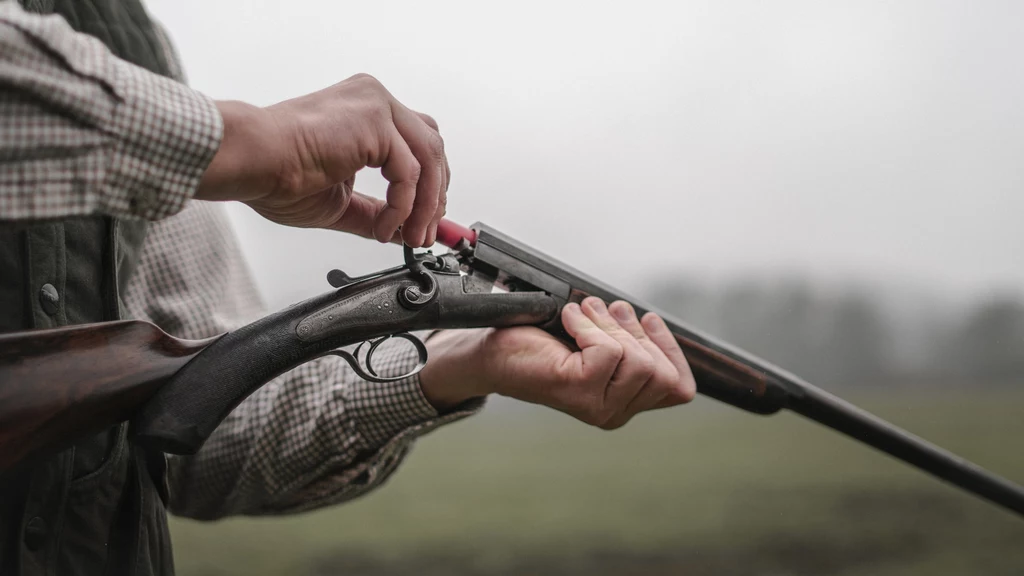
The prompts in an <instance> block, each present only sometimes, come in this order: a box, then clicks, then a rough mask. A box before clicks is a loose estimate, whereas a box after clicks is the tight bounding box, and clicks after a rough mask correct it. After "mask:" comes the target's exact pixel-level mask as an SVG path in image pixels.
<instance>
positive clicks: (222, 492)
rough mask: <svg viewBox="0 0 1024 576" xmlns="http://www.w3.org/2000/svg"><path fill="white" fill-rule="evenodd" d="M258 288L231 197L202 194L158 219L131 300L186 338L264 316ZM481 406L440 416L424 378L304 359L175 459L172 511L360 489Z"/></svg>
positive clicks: (396, 355)
mask: <svg viewBox="0 0 1024 576" xmlns="http://www.w3.org/2000/svg"><path fill="white" fill-rule="evenodd" d="M253 286H254V282H253V279H252V276H251V274H250V273H249V270H248V268H247V267H246V265H245V262H244V260H243V258H242V254H241V252H240V251H239V248H238V245H237V242H236V240H235V237H234V235H233V234H232V231H231V229H230V227H229V225H228V223H227V220H226V218H225V216H224V213H223V211H222V209H221V207H220V206H218V205H214V204H211V203H207V202H199V201H191V202H189V203H188V205H187V206H186V208H185V209H184V210H183V211H182V212H181V213H179V214H177V215H175V216H172V217H170V218H166V219H164V220H161V221H159V222H156V223H154V224H153V225H151V226H150V231H149V233H148V235H147V237H146V243H145V245H144V247H143V250H142V257H141V259H140V261H139V264H138V268H137V269H136V271H135V274H134V275H133V277H132V280H131V282H130V283H129V286H128V290H127V291H126V294H125V306H126V308H127V311H128V312H129V314H130V315H131V316H132V317H135V318H142V319H146V320H150V321H151V322H153V323H155V324H157V325H158V326H160V327H161V328H163V329H164V330H165V331H167V332H168V333H170V334H173V335H175V336H178V337H182V338H206V337H209V336H214V335H216V334H220V333H222V332H225V331H228V330H233V329H235V328H238V327H239V326H241V325H242V324H244V323H247V322H250V321H252V320H255V319H256V318H258V317H260V316H262V315H263V314H265V311H264V309H263V306H262V304H261V302H260V298H259V296H258V295H257V293H256V291H255V289H254V288H253ZM374 360H375V366H377V367H379V368H380V369H381V371H382V373H383V374H386V375H397V374H405V373H408V372H409V371H410V370H411V369H412V368H413V367H414V366H415V365H416V362H417V356H416V353H415V351H413V350H409V349H406V348H398V347H396V348H394V349H392V350H390V351H388V350H384V351H382V354H381V355H380V356H376V357H375V358H374ZM213 384H214V383H211V385H213ZM481 405H482V402H473V403H469V404H466V405H464V406H462V407H461V408H460V409H458V410H456V411H453V412H450V413H446V414H438V413H437V411H436V410H435V409H434V408H433V407H432V406H431V405H430V404H429V403H428V402H427V400H426V399H425V398H424V397H423V393H422V391H421V389H420V384H419V381H418V379H417V378H416V377H412V378H406V379H404V380H401V381H398V382H391V383H388V384H371V383H369V382H365V381H363V380H361V379H360V378H359V377H358V376H356V374H355V373H354V372H353V371H352V370H351V368H349V366H348V364H346V363H345V362H344V361H342V360H341V359H340V358H336V357H333V356H332V357H326V358H322V359H319V360H316V361H314V362H311V363H308V364H304V365H302V366H300V367H298V368H297V369H295V370H292V371H290V372H287V373H285V374H283V375H282V376H280V377H278V378H276V379H275V380H273V381H271V382H270V383H268V384H267V385H265V386H263V387H262V388H260V389H259V390H257V391H256V392H255V393H254V394H253V395H252V396H250V397H249V398H247V399H246V400H245V401H243V402H242V403H241V404H240V405H239V406H238V407H237V408H235V410H234V411H232V413H231V414H230V415H229V416H228V418H227V419H225V420H224V422H222V423H221V425H220V426H218V428H217V430H216V431H214V433H213V435H212V436H211V437H210V438H209V440H207V442H206V444H204V445H203V447H202V449H200V450H199V452H198V453H197V454H195V455H193V456H171V457H169V458H168V488H169V493H170V497H171V498H170V509H171V511H172V512H173V513H175V514H178V515H181V516H188V517H192V518H198V519H206V520H209V519H215V518H221V517H224V516H231V515H239V514H245V515H273V514H285V513H291V512H298V511H302V510H309V509H312V508H318V507H321V506H326V505H329V504H333V503H336V502H341V501H345V500H349V499H351V498H355V497H357V496H360V495H362V494H365V493H366V492H369V491H370V490H372V489H374V488H376V487H378V486H380V485H381V484H382V483H383V482H384V480H386V479H387V478H388V477H389V476H390V475H391V473H392V472H394V471H395V469H396V468H397V467H398V465H399V464H400V463H401V461H402V459H403V458H404V457H405V455H406V454H407V453H408V452H409V450H410V449H411V448H412V445H413V443H414V441H415V440H416V439H417V438H419V437H420V436H422V435H423V434H426V433H427V432H429V431H431V430H433V429H435V428H437V427H438V426H442V425H444V424H447V423H449V422H452V421H454V420H458V419H460V418H464V417H466V416H468V415H470V414H472V413H474V412H475V411H477V410H478V409H479V408H480V407H481Z"/></svg>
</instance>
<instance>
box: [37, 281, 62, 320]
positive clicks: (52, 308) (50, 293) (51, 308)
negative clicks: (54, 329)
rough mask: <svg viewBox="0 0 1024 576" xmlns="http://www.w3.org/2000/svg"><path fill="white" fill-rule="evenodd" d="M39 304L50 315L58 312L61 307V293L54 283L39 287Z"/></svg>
mask: <svg viewBox="0 0 1024 576" xmlns="http://www.w3.org/2000/svg"><path fill="white" fill-rule="evenodd" d="M39 304H40V305H41V306H42V307H43V312H46V313H47V314H49V315H50V316H53V315H54V314H56V313H57V309H58V308H59V307H60V294H57V289H56V288H54V287H53V284H43V287H42V288H40V289H39Z"/></svg>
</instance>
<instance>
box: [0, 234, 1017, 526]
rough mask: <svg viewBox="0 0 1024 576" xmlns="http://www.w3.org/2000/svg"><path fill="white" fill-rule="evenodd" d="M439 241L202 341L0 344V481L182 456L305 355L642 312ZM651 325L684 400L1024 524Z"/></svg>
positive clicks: (44, 336) (909, 443)
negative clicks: (56, 461) (109, 433)
mask: <svg viewBox="0 0 1024 576" xmlns="http://www.w3.org/2000/svg"><path fill="white" fill-rule="evenodd" d="M438 241H439V242H440V243H441V244H444V245H446V246H448V247H449V248H451V251H449V252H447V253H444V254H439V255H435V254H433V253H431V252H429V251H426V252H414V251H413V250H411V249H410V248H408V247H406V248H405V251H404V263H403V264H402V265H401V266H397V267H395V268H391V269H388V270H383V271H381V272H378V273H375V274H370V275H367V276H362V277H358V278H353V277H349V276H348V275H346V274H345V273H343V272H341V271H340V270H332V271H331V272H330V273H329V274H328V281H329V282H330V284H331V285H332V286H333V290H331V291H329V292H327V293H325V294H322V295H320V296H316V297H314V298H311V299H309V300H306V301H303V302H300V303H298V304H294V305H292V306H290V307H288V308H286V309H284V310H282V311H280V312H277V313H276V314H272V315H270V316H267V317H265V318H262V319H260V320H257V321H256V322H253V323H252V324H249V325H247V326H244V327H242V328H240V329H238V330H235V331H233V332H229V333H227V334H223V335H221V336H217V337H214V338H211V339H209V340H202V341H187V340H180V339H177V338H174V337H171V336H169V335H167V334H165V333H164V332H163V331H161V330H160V329H159V328H157V327H156V326H154V325H152V324H150V323H148V322H143V321H134V320H127V321H120V322H104V323H98V324H87V325H79V326H71V327H66V328H58V329H52V330H38V331H28V332H20V333H9V334H5V335H0V474H2V473H3V471H4V470H7V469H10V468H11V467H13V466H14V465H16V464H18V463H19V462H21V461H23V460H24V459H26V458H31V457H32V456H33V455H35V454H38V453H40V452H46V451H47V450H53V449H55V448H57V447H60V446H64V445H67V444H69V443H71V442H73V441H74V440H75V439H77V438H80V437H82V436H85V435H86V434H89V433H92V432H97V431H99V430H103V429H105V428H107V427H110V426H112V425H114V424H116V423H118V422H123V421H126V420H130V421H131V426H130V431H131V438H132V440H133V441H135V442H138V443H140V444H142V445H145V446H148V447H150V448H153V449H158V450H162V451H165V452H168V453H174V454H192V453H195V452H196V451H197V450H198V449H199V448H200V447H201V446H202V445H203V442H204V441H205V440H206V439H207V438H208V437H209V436H210V434H211V433H212V432H213V431H214V429H215V428H216V427H217V425H218V424H219V423H220V422H221V421H222V420H223V419H224V418H225V417H226V416H227V415H228V413H230V412H231V410H232V409H233V408H234V407H235V406H237V405H238V404H239V403H240V402H241V401H242V400H244V399H245V398H246V397H247V396H249V395H250V394H251V393H252V392H253V391H255V390H256V389H258V388H259V387H260V386H262V385H263V384H265V383H266V382H268V381H269V380H271V379H273V378H274V377H275V376H277V375H279V374H281V373H283V372H285V371H287V370H290V369H292V368H294V367H296V366H298V365H300V364H302V363H304V362H308V361H310V360H313V359H315V358H319V357H321V356H324V355H328V354H334V355H338V356H341V357H342V358H344V359H345V360H346V361H348V362H349V364H351V365H352V367H353V369H355V370H356V371H357V372H358V373H359V375H360V376H362V377H363V378H365V379H366V380H368V381H370V382H371V383H372V382H384V381H389V380H392V379H398V378H402V377H406V376H408V375H402V376H383V375H380V374H378V372H377V371H376V370H375V369H374V366H373V353H374V351H375V350H377V348H378V346H380V345H381V344H382V343H383V342H384V341H386V340H387V339H389V338H393V337H399V338H404V339H406V340H408V341H410V342H412V344H413V345H414V346H415V347H416V350H417V352H418V354H419V360H420V361H419V365H418V366H417V370H418V369H419V368H422V366H423V364H424V363H425V362H426V361H427V358H426V348H425V347H424V345H423V344H422V342H420V341H419V340H418V339H417V338H416V337H415V336H413V335H411V334H410V332H411V331H415V330H426V329H439V328H440V329H444V328H472V327H484V326H491V327H503V326H516V325H535V326H539V327H541V328H543V329H545V330H547V331H549V332H551V333H552V334H555V335H558V336H561V337H563V338H565V337H566V334H565V332H564V330H563V329H562V326H561V324H560V314H559V311H560V309H561V308H562V306H564V305H565V304H566V303H568V302H579V301H581V300H583V299H584V298H585V297H587V296H597V297H599V298H601V299H602V300H604V301H606V302H612V301H614V300H626V301H629V302H630V303H632V304H633V307H634V308H636V311H637V313H638V314H644V313H646V312H647V311H651V310H652V308H651V307H650V306H647V305H645V304H643V303H642V302H640V301H638V300H636V299H635V298H632V297H630V296H628V295H626V294H624V293H622V292H621V291H619V290H616V289H614V288H612V287H611V286H608V285H606V284H603V283H601V282H599V281H598V280H595V279H593V278H591V277H589V276H587V275H586V274H584V273H582V272H580V271H578V270H575V269H574V268H572V267H570V266H567V265H565V264H563V263H562V262H559V261H558V260H556V259H554V258H551V257H549V256H547V255H545V254H543V253H541V252H539V251H537V250H534V249H533V248H531V247H529V246H527V245H525V244H523V243H522V242H519V241H517V240H514V239H512V238H510V237H509V236H506V235H505V234H502V233H500V232H498V231H497V230H494V229H493V228H491V227H489V226H486V225H484V224H475V225H473V226H472V227H471V228H464V227H462V226H459V225H457V224H454V223H452V222H450V221H447V220H445V221H443V222H442V224H441V225H440V226H439V228H438ZM654 311H655V312H657V310H654ZM659 314H661V315H662V317H663V318H665V320H666V322H667V323H668V326H669V328H670V329H671V330H672V332H673V333H674V334H675V337H676V340H677V341H678V342H679V345H680V346H681V347H682V349H683V352H684V353H685V354H686V358H687V360H688V361H689V363H690V366H691V369H692V370H693V375H694V378H695V379H696V382H697V390H698V392H699V393H701V394H704V395H706V396H710V397H712V398H715V399H717V400H720V401H722V402H725V403H727V404H731V405H733V406H736V407H737V408H741V409H743V410H746V411H749V412H753V413H755V414H773V413H775V412H778V411H779V410H782V409H788V410H791V411H793V412H796V413H798V414H801V415H803V416H805V417H807V418H810V419H812V420H814V421H816V422H819V423H821V424H823V425H825V426H827V427H829V428H832V429H834V430H836V431H838V432H841V433H843V434H846V435H847V436H849V437H851V438H854V439H856V440H859V441H861V442H863V443H865V444H868V445H870V446H873V447H874V448H877V449H878V450H881V451H883V452H886V453H888V454H890V455H891V456H893V457H895V458H898V459H900V460H902V461H904V462H906V463H908V464H911V465H913V466H916V467H917V468H919V469H921V470H923V471H925V472H927V473H929V474H932V475H934V476H936V477H938V478H941V479H943V480H945V481H947V482H949V483H951V484H953V485H955V486H958V487H960V488H962V489H964V490H967V491H968V492H971V493H973V494H976V495H977V496H980V497H982V498H985V499H987V500H989V501H991V502H993V503H995V504H998V505H1000V506H1002V507H1004V508H1006V509H1009V510H1012V511H1014V512H1016V513H1017V514H1020V515H1024V489H1022V488H1021V487H1020V486H1018V485H1016V484H1014V483H1012V482H1009V481H1007V480H1005V479H1003V478H1000V477H998V476H996V475H994V474H992V473H990V472H988V471H986V470H984V469H982V468H980V467H978V466H976V465H974V464H972V463H970V462H968V461H966V460H964V459H962V458H959V457H957V456H956V455H954V454H952V453H950V452H947V451H946V450H943V449H942V448H939V447H937V446H935V445H933V444H930V443H928V442H926V441H924V440H922V439H921V438H918V437H916V436H914V435H912V434H910V433H908V432H906V431H904V430H901V429H900V428H898V427H896V426H894V425H892V424H890V423H888V422H886V421H884V420H882V419H880V418H878V417H875V416H873V415H872V414H869V413H867V412H865V411H864V410H861V409H859V408H857V407H855V406H853V405H851V404H849V403H847V402H845V401H843V400H841V399H839V398H837V397H835V396H833V395H831V394H829V393H827V392H825V391H823V390H821V389H819V388H816V387H814V386H812V385H810V384H808V383H807V382H804V381H803V380H801V379H800V378H798V377H796V376H794V375H792V374H790V373H788V372H786V371H784V370H781V369H779V368H776V367H775V366H772V365H771V364H769V363H767V362H765V361H762V360H760V359H758V358H756V357H754V356H753V355H751V354H749V353H747V352H744V351H742V350H740V349H738V348H735V347H733V346H730V345H728V344H726V343H723V342H720V341H718V340H715V339H714V338H711V337H709V336H707V335H704V334H702V333H700V332H698V331H697V330H695V329H693V328H690V327H688V326H686V325H685V324H683V323H682V322H678V321H676V320H673V319H672V318H670V317H668V316H666V315H664V314H662V313H660V312H659ZM353 344H360V346H359V347H358V348H356V349H355V351H350V350H346V349H342V348H343V347H346V346H350V345H353Z"/></svg>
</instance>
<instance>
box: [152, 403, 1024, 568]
mask: <svg viewBox="0 0 1024 576" xmlns="http://www.w3.org/2000/svg"><path fill="white" fill-rule="evenodd" d="M863 404H864V405H866V406H867V407H869V408H871V409H872V410H874V411H876V413H878V414H880V415H881V416H883V417H885V418H887V419H890V420H891V421H894V422H898V423H899V424H901V425H903V426H905V427H907V428H908V429H910V430H911V431H913V432H915V433H918V434H920V435H922V436H924V437H926V438H928V439H930V440H933V441H935V442H937V443H939V444H940V445H942V446H944V447H947V448H949V449H952V450H953V451H955V452H957V453H959V454H961V455H963V456H965V457H968V458H971V459H972V460H974V461H975V462H977V463H979V464H981V465H983V466H986V467H988V468H990V469H992V470H994V471H997V472H999V473H1001V474H1003V475H1005V476H1007V477H1009V478H1011V479H1014V480H1016V481H1018V482H1024V456H1022V454H1024V393H1019V392H998V393H996V392H986V393H984V395H983V396H981V397H972V396H970V395H968V394H966V393H955V394H951V393H945V394H944V395H941V396H938V397H933V396H919V395H911V394H909V393H903V394H902V395H900V396H898V397H894V396H892V395H888V396H887V397H886V398H885V400H880V399H879V398H878V397H875V398H871V397H869V398H866V401H865V402H863ZM172 529H173V532H174V538H175V558H176V562H177V565H178V569H179V573H180V574H182V575H184V576H212V575H235V574H239V575H241V574H246V575H252V576H261V575H269V574H310V575H313V574H316V575H323V576H327V575H331V574H361V575H373V574H467V575H470V574H472V575H482V576H483V575H502V576H504V575H512V574H516V575H518V574H545V573H547V574H679V573H684V574H695V575H698V576H699V575H703V574H757V575H766V576H767V575H772V576H781V575H804V574H806V575H812V574H813V575H818V574H831V575H843V576H845V575H853V574H872V575H878V576H889V575H897V574H900V575H903V574H928V575H935V574H986V575H993V574H1007V575H1009V574H1024V521H1021V520H1020V519H1019V518H1017V517H1014V516H1012V515H1010V514H1008V513H1006V512H1003V511H1001V510H999V509H997V508H995V507H994V506H992V505H990V504H988V503H985V502H982V501H979V500H977V499H975V498H973V497H970V496H966V495H963V494H961V493H959V492H958V491H956V490H954V489H952V488H950V487H948V486H946V485H944V484H942V483H940V482H938V481H935V480H933V479H931V478H930V477H927V476H925V475H923V474H921V473H919V472H917V471H915V470H913V469H911V468H909V467H906V466H904V465H902V464H900V463H898V462H896V461H893V460H892V459H890V458H888V457H886V456H884V455H881V454H879V453H877V452H875V451H873V450H870V449H867V448H865V447H863V446H861V445H859V444H856V443H854V442H852V441H849V440H847V439H845V438H843V437H841V436H839V435H837V434H835V433H832V432H830V431H828V430H826V429H824V428H821V427H820V426H818V425H816V424H813V423H809V422H807V421H805V420H803V419H801V418H799V417H797V416H794V415H791V414H780V415H777V416H773V417H770V418H763V417H756V416H753V415H748V414H745V413H741V412H739V411H737V410H733V409H730V408H724V407H720V406H717V405H715V404H714V402H713V401H709V400H701V401H699V402H697V403H696V404H695V405H694V406H692V407H688V408H683V409H675V410H670V411H660V412H658V413H655V414H650V415H644V416H641V417H640V418H638V419H636V420H634V422H632V423H630V425H628V426H627V427H626V428H624V429H622V430H619V431H616V432H612V433H609V432H602V431H600V430H595V429H590V428H587V427H585V426H583V425H582V424H578V423H576V422H575V421H573V420H570V419H569V418H567V417H564V416H562V415H560V414H557V413H554V412H551V411H547V410H544V409H535V410H528V411H520V410H515V411H511V412H493V413H492V412H486V411H485V413H484V414H481V415H479V416H477V417H475V418H472V419H471V420H469V421H467V422H463V423H459V424H455V425H453V426H450V427H448V428H446V429H443V430H440V431H438V432H436V433H434V434H432V435H431V436H429V437H427V438H424V439H423V440H421V441H420V443H419V445H418V446H417V449H416V450H414V452H413V454H412V455H411V457H410V458H409V459H408V460H407V462H406V464H405V465H404V467H403V468H402V469H400V470H399V472H398V473H397V474H396V476H395V477H394V478H393V479H392V480H391V481H390V482H389V483H388V484H387V485H385V486H384V487H383V488H381V489H380V490H378V491H376V492H375V493H373V494H372V495H370V496H367V497H365V498H363V499H361V500H359V501H356V502H353V503H349V504H347V505H343V506H339V507H335V508H333V509H329V510H324V511H319V512H315V513H311V514H305V515H301V516H297V517H290V518H270V519H238V520H230V521H224V522H219V523H212V524H201V523H196V522H190V521H181V520H176V521H174V522H173V523H172Z"/></svg>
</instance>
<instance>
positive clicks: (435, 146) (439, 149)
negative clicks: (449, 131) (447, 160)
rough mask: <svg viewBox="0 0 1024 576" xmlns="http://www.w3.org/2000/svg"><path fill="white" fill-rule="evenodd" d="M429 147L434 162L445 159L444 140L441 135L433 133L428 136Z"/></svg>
mask: <svg viewBox="0 0 1024 576" xmlns="http://www.w3.org/2000/svg"><path fill="white" fill-rule="evenodd" d="M427 146H428V147H429V149H430V154H431V155H432V156H433V159H434V160H436V161H438V162H440V161H441V159H442V158H444V138H442V137H441V135H440V134H438V133H437V132H433V131H431V132H430V135H429V136H427Z"/></svg>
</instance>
